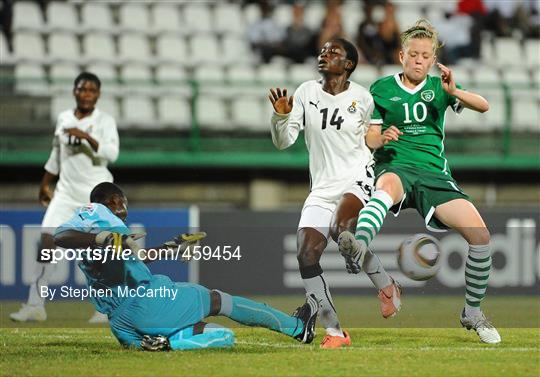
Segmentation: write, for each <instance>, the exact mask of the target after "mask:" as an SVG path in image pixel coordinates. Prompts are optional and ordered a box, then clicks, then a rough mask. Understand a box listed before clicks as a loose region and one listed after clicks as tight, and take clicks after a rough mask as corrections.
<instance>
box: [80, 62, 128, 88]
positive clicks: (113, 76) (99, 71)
mask: <svg viewBox="0 0 540 377" xmlns="http://www.w3.org/2000/svg"><path fill="white" fill-rule="evenodd" d="M86 70H87V71H88V72H92V73H94V74H96V75H97V76H98V77H99V79H100V80H101V91H102V93H108V94H113V93H118V92H119V91H120V88H119V85H118V77H117V73H116V69H115V68H114V66H113V65H112V64H107V63H94V64H89V65H88V66H87V67H86Z"/></svg>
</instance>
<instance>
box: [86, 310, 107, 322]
mask: <svg viewBox="0 0 540 377" xmlns="http://www.w3.org/2000/svg"><path fill="white" fill-rule="evenodd" d="M108 322H109V317H107V315H106V314H103V313H100V312H98V311H95V312H94V315H92V317H90V319H89V320H88V323H108Z"/></svg>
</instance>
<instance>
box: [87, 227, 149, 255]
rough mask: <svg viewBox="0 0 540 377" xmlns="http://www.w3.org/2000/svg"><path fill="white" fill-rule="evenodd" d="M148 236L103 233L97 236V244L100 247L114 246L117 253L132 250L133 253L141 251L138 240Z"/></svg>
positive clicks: (141, 234)
mask: <svg viewBox="0 0 540 377" xmlns="http://www.w3.org/2000/svg"><path fill="white" fill-rule="evenodd" d="M144 236H146V234H145V233H135V234H129V235H126V234H120V233H115V232H109V231H103V232H99V233H98V234H96V239H95V241H94V242H95V244H96V246H98V247H101V248H103V247H106V246H112V247H113V250H114V251H115V252H121V251H122V250H125V249H130V250H131V251H132V252H137V251H138V250H139V245H138V244H137V240H138V239H140V238H143V237H144Z"/></svg>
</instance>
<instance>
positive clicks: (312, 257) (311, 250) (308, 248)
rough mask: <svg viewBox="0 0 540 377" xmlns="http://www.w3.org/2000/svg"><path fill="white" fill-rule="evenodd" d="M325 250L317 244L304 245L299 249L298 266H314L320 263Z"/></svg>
mask: <svg viewBox="0 0 540 377" xmlns="http://www.w3.org/2000/svg"><path fill="white" fill-rule="evenodd" d="M323 250H324V248H323V247H321V246H320V245H317V244H304V245H302V246H300V247H299V248H298V254H297V256H296V258H297V259H298V264H299V265H300V267H307V266H312V265H314V264H317V263H319V260H320V259H321V254H322V253H323Z"/></svg>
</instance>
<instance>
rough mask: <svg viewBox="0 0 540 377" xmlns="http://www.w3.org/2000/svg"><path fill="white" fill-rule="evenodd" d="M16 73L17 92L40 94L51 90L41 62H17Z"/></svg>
mask: <svg viewBox="0 0 540 377" xmlns="http://www.w3.org/2000/svg"><path fill="white" fill-rule="evenodd" d="M14 74H15V91H16V92H19V93H28V94H35V95H40V94H45V93H47V91H48V90H49V84H48V82H47V78H46V76H45V70H44V69H43V66H42V65H41V64H31V63H22V64H17V65H15V72H14Z"/></svg>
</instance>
